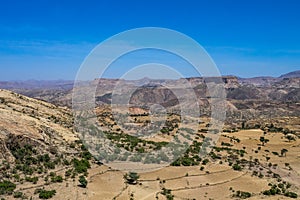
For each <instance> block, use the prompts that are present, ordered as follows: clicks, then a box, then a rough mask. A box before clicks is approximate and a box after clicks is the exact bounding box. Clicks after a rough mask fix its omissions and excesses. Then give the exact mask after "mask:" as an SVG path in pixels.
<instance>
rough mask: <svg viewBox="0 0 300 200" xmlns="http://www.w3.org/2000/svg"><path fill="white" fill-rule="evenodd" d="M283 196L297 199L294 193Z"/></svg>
mask: <svg viewBox="0 0 300 200" xmlns="http://www.w3.org/2000/svg"><path fill="white" fill-rule="evenodd" d="M284 196H286V197H290V198H294V199H297V198H298V194H296V193H294V192H286V193H285V194H284Z"/></svg>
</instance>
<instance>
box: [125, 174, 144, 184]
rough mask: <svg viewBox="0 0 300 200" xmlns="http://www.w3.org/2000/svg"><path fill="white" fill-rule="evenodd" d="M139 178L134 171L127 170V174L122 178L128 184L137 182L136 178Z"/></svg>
mask: <svg viewBox="0 0 300 200" xmlns="http://www.w3.org/2000/svg"><path fill="white" fill-rule="evenodd" d="M139 178H140V176H139V175H138V174H137V173H136V172H129V174H125V175H124V179H125V180H126V181H127V183H129V184H137V180H138V179H139Z"/></svg>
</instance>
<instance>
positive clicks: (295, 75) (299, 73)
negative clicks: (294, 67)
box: [279, 70, 300, 78]
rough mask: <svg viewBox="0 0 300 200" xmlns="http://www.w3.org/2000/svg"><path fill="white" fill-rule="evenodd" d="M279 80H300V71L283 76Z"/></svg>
mask: <svg viewBox="0 0 300 200" xmlns="http://www.w3.org/2000/svg"><path fill="white" fill-rule="evenodd" d="M279 78H300V70H298V71H294V72H290V73H287V74H283V75H281V76H280V77H279Z"/></svg>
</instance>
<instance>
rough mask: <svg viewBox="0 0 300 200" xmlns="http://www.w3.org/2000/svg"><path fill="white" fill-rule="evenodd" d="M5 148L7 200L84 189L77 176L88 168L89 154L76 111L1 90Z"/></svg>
mask: <svg viewBox="0 0 300 200" xmlns="http://www.w3.org/2000/svg"><path fill="white" fill-rule="evenodd" d="M0 152H1V154H0V163H1V165H0V181H1V183H0V196H1V197H3V198H5V199H15V198H16V197H19V198H33V199H38V197H40V198H41V197H43V196H44V197H45V196H48V195H49V197H50V196H54V197H53V198H54V199H64V198H62V196H66V197H67V194H68V190H69V189H71V190H74V191H76V190H78V189H77V188H78V186H77V185H78V184H77V183H76V182H77V181H76V182H73V180H72V179H74V181H75V180H77V178H78V176H79V175H80V174H81V173H83V172H87V165H84V164H83V161H84V159H86V158H87V157H86V156H87V155H89V154H87V153H88V152H87V151H86V150H85V149H84V148H83V146H82V145H81V143H80V140H79V139H78V135H77V134H76V133H75V132H74V131H73V119H72V115H71V113H70V111H69V110H68V109H66V108H62V107H57V106H55V105H52V104H50V103H47V102H43V101H39V100H35V99H32V98H28V97H25V96H23V95H19V94H16V93H14V92H11V91H7V90H0ZM88 159H91V157H90V156H89V157H88ZM86 162H89V161H86ZM78 165H80V167H83V166H86V168H82V169H80V170H79V168H78ZM71 177H72V179H71ZM66 184H67V185H69V187H68V188H69V189H66V187H65V185H66ZM72 188H73V189H72ZM61 195H62V196H61ZM72 198H73V197H72V196H70V197H69V198H66V199H72Z"/></svg>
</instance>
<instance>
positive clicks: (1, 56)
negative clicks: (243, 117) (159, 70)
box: [0, 0, 300, 81]
mask: <svg viewBox="0 0 300 200" xmlns="http://www.w3.org/2000/svg"><path fill="white" fill-rule="evenodd" d="M299 9H300V1H298V0H277V1H271V0H260V1H258V0H244V1H240V0H226V1H225V0H224V1H222V0H210V1H208V0H205V1H204V0H203V1H202V0H185V1H177V0H163V1H162V0H143V1H141V0H127V1H125V0H123V1H122V0H119V1H118V0H110V1H108V0H107V1H105V0H99V1H89V0H86V1H76V0H72V1H67V0H39V1H38V0H36V1H34V0H27V1H21V0H19V1H17V0H10V1H8V0H0V68H1V73H0V81H4V80H29V79H36V80H57V79H68V80H73V79H75V78H76V74H77V72H78V70H79V68H80V66H81V64H82V63H83V62H84V60H85V58H86V57H87V56H88V55H89V53H90V52H91V51H92V50H93V49H94V48H95V47H96V46H97V45H98V44H99V43H101V42H103V41H104V40H106V39H108V38H110V37H112V36H113V35H116V34H118V33H120V32H123V31H126V30H129V29H134V28H140V27H162V28H168V29H172V30H175V31H178V32H181V33H183V34H185V35H187V36H189V37H191V38H193V39H194V40H195V41H197V42H198V43H199V44H200V45H202V46H203V48H204V49H205V50H206V51H207V53H208V54H209V55H210V56H211V58H212V59H213V60H214V62H215V63H216V65H217V67H218V69H219V71H220V73H221V74H223V75H236V76H240V77H254V76H279V75H281V74H284V73H287V72H290V71H295V70H299V69H300V20H299V19H300V12H299ZM174 43H176V42H174ZM154 54H155V52H154V51H153V52H150V53H149V52H148V53H147V51H144V52H142V53H141V52H140V53H137V54H136V55H135V56H132V55H131V56H130V55H129V57H127V58H125V57H126V56H125V57H124V56H123V57H122V58H120V61H118V62H114V66H112V67H111V69H110V71H109V72H107V73H106V75H107V77H112V78H113V77H119V76H122V74H121V73H120V72H124V69H125V68H122V67H124V66H125V65H127V66H130V65H132V67H134V66H133V65H134V63H136V60H137V59H139V60H142V61H144V62H145V64H147V62H150V61H149V60H148V59H147V57H149V55H154ZM158 55H159V56H158V60H157V61H158V62H159V61H161V62H163V61H164V60H170V59H174V60H172V61H173V63H175V64H174V65H176V67H177V69H179V68H180V67H181V70H182V71H183V72H186V74H184V75H185V76H194V75H195V74H194V73H193V72H192V70H188V69H186V68H188V66H187V65H184V64H182V66H179V64H180V63H182V61H180V60H179V59H178V58H175V57H172V56H167V55H166V56H164V54H158ZM122 59H123V60H122ZM118 63H119V65H118ZM141 63H143V62H140V64H141ZM171 63H172V62H171ZM171 67H172V66H171ZM122 69H123V71H122ZM126 70H128V68H126ZM126 70H125V71H126Z"/></svg>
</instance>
